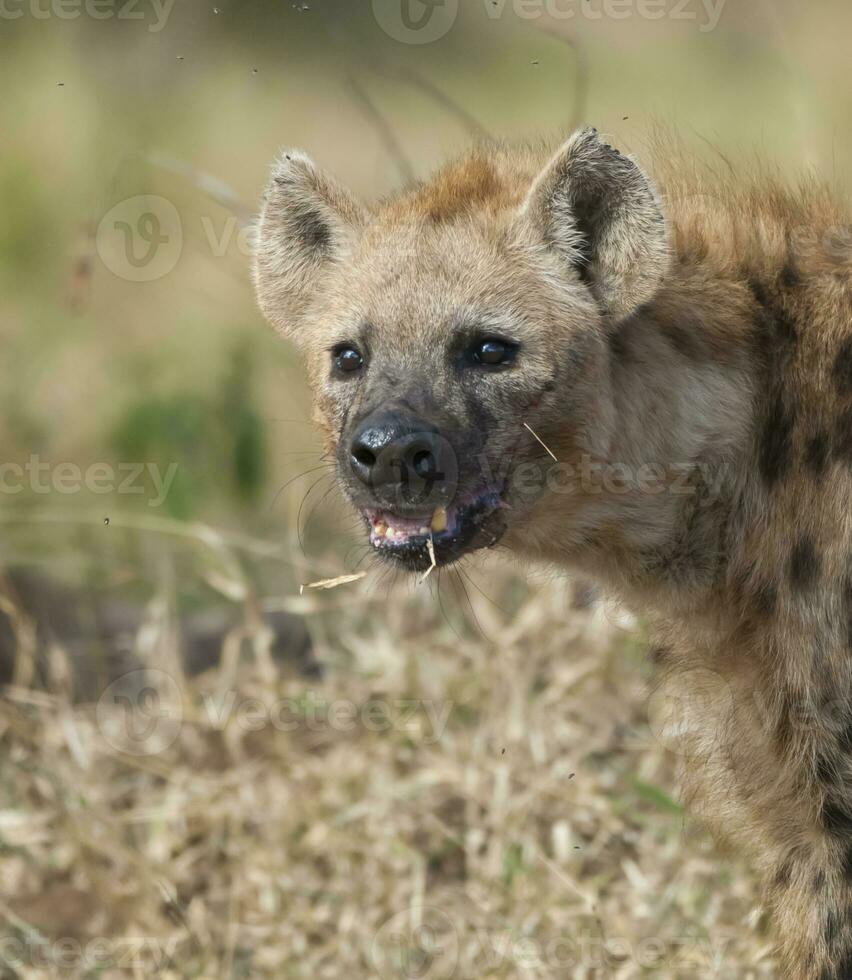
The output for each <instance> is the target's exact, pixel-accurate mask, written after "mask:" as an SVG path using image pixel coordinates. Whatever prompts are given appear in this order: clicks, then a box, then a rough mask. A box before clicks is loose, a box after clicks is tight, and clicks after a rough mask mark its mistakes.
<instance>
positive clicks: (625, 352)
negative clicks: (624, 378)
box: [609, 324, 630, 361]
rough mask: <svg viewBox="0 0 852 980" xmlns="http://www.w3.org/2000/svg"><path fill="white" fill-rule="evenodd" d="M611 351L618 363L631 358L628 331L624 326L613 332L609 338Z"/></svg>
mask: <svg viewBox="0 0 852 980" xmlns="http://www.w3.org/2000/svg"><path fill="white" fill-rule="evenodd" d="M609 350H610V353H611V354H612V357H613V359H614V360H616V361H626V360H627V359H628V357H629V356H630V345H629V344H628V339H627V331H626V330H625V327H624V324H621V326H620V327H619V328H618V329H617V330H614V331H613V332H612V334H610V337H609Z"/></svg>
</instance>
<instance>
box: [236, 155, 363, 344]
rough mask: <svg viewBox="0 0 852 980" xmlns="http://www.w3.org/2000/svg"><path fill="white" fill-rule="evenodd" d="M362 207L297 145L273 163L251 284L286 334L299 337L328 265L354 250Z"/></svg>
mask: <svg viewBox="0 0 852 980" xmlns="http://www.w3.org/2000/svg"><path fill="white" fill-rule="evenodd" d="M365 223H366V212H365V210H364V209H363V208H362V206H361V205H360V204H359V203H358V202H357V201H356V200H355V199H354V198H353V197H352V195H351V194H349V192H348V191H347V190H345V189H344V188H343V187H341V186H340V185H339V184H337V182H336V181H334V180H332V179H331V178H330V177H327V176H326V175H325V174H323V173H321V172H320V171H319V170H318V169H317V167H316V166H315V165H314V163H313V161H312V160H311V159H310V158H309V157H308V156H306V155H305V154H304V153H301V152H300V151H298V150H288V151H287V152H285V153H284V154H282V156H281V157H280V158H279V159H278V160H277V161H276V162H275V164H274V165H273V167H272V176H271V177H270V180H269V183H268V184H267V187H266V192H265V194H264V199H263V206H262V208H261V213H260V220H259V223H258V227H257V236H256V239H255V249H254V283H255V288H256V290H257V297H258V302H259V303H260V308H261V309H262V310H263V312H264V314H265V315H266V317H267V319H268V320H269V321H270V323H272V324H273V326H274V327H275V328H276V329H277V330H279V331H280V332H281V333H282V334H283V335H284V336H285V337H289V338H292V339H294V340H296V341H297V342H299V341H300V340H303V339H304V335H303V326H304V319H305V314H306V313H307V311H308V309H309V307H310V304H311V302H312V300H313V299H314V298H315V296H316V295H317V293H318V291H319V290H320V289H321V288H322V287H323V283H324V281H325V280H327V273H328V271H329V269H330V268H331V267H332V266H333V265H334V264H336V263H339V262H340V261H341V260H342V259H344V258H345V257H346V256H347V255H348V254H349V253H350V252H351V250H352V249H353V247H354V245H355V242H356V241H357V238H358V235H359V232H360V230H361V229H362V228H363V226H364V224H365Z"/></svg>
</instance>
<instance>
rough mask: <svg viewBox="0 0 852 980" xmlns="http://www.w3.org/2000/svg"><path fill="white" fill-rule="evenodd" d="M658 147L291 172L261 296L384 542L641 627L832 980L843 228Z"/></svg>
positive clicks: (845, 394) (260, 275) (843, 968)
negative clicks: (412, 171) (476, 564)
mask: <svg viewBox="0 0 852 980" xmlns="http://www.w3.org/2000/svg"><path fill="white" fill-rule="evenodd" d="M667 156H668V157H669V162H668V163H667V165H666V168H665V170H662V171H660V172H658V173H657V174H656V178H655V181H654V182H652V181H651V180H650V179H649V178H648V177H647V176H646V175H645V173H644V172H643V171H642V170H641V169H640V167H639V166H638V165H637V164H636V163H635V162H634V161H633V160H632V159H631V158H629V157H627V156H624V155H622V154H621V153H619V152H618V151H617V150H615V149H613V148H612V147H611V146H609V145H608V144H607V143H605V142H603V141H602V139H601V138H600V137H599V135H598V134H597V132H596V131H595V130H593V129H586V130H582V131H580V132H577V133H575V134H574V135H573V136H572V137H571V138H570V139H569V140H568V141H567V142H566V143H564V144H563V145H562V146H560V147H559V148H558V149H556V150H555V151H554V149H553V148H552V147H551V148H547V147H545V146H543V145H542V146H540V147H532V146H524V147H515V146H511V147H510V146H506V145H495V146H490V145H489V146H481V147H478V148H476V149H474V150H473V151H471V152H470V153H469V154H467V155H466V156H465V157H463V158H462V159H461V160H458V161H456V162H454V163H452V164H450V165H449V166H447V167H445V168H444V169H443V170H441V171H440V172H439V173H438V174H437V175H436V176H435V177H434V178H433V179H431V180H429V181H427V182H425V183H422V184H418V185H417V186H414V187H412V188H410V189H407V190H406V191H404V192H403V193H401V194H400V195H398V196H396V197H393V198H391V199H389V200H386V201H383V202H381V203H378V204H374V205H365V204H362V203H360V202H359V201H357V200H356V199H355V198H354V197H353V196H351V195H350V194H349V193H348V192H347V191H346V190H344V189H343V188H342V187H341V186H340V185H339V184H337V183H336V182H335V181H334V180H332V179H331V178H330V177H328V176H326V175H325V174H323V173H322V172H320V171H319V170H318V169H317V168H316V167H315V166H314V164H313V163H312V162H311V161H310V160H309V159H308V158H307V157H306V156H305V155H304V154H302V153H300V152H296V151H293V152H289V153H285V154H284V155H283V156H282V157H281V158H280V159H279V160H278V161H277V163H276V164H275V166H274V169H273V172H272V178H271V180H270V183H269V186H268V188H267V192H266V196H265V200H264V205H263V212H262V217H261V221H260V229H259V237H258V249H257V258H256V270H255V273H256V283H257V290H258V295H259V298H260V303H261V306H262V308H263V310H264V312H265V313H266V315H267V316H268V318H269V319H270V320H271V321H272V322H273V324H274V325H275V326H276V327H278V329H279V330H280V331H281V332H282V333H283V334H284V335H285V336H286V337H288V338H291V339H293V340H294V341H295V342H296V343H297V344H298V345H299V346H300V347H301V348H302V349H303V351H304V352H305V354H306V357H307V363H308V370H309V373H310V382H311V385H312V388H313V391H314V395H315V417H316V421H317V423H318V425H319V427H320V429H321V430H322V433H323V437H324V439H325V442H326V444H327V448H328V450H329V451H330V452H331V453H333V454H334V456H335V458H336V460H337V465H338V469H339V482H340V485H341V487H342V489H343V491H344V492H345V494H346V495H347V497H348V498H349V499H350V501H351V503H352V504H353V506H354V507H355V508H356V509H357V510H358V511H359V513H360V514H361V515H362V516H363V520H364V525H365V531H366V533H367V534H368V535H369V537H370V541H371V543H372V545H373V547H374V550H375V552H376V554H377V555H379V556H381V557H382V558H383V559H386V560H388V561H390V562H396V563H399V564H401V565H403V566H405V567H407V568H409V569H411V570H414V571H419V570H424V569H427V568H429V567H430V566H431V565H432V564H433V563H437V564H438V565H443V564H449V563H452V562H455V561H458V560H459V559H461V558H462V557H463V556H464V555H466V554H468V553H469V552H471V551H473V550H474V549H479V548H487V547H490V546H493V545H495V544H496V543H497V542H500V544H501V545H503V546H505V547H506V548H508V549H510V550H511V551H513V552H516V553H517V554H518V555H521V556H529V557H531V558H537V559H545V560H547V561H550V562H552V563H555V564H557V565H560V566H563V567H564V568H566V569H568V570H572V571H576V572H580V573H582V574H583V575H585V576H592V577H594V578H595V579H597V580H599V581H600V582H601V583H603V584H604V586H606V587H608V588H609V589H610V590H612V591H614V592H615V593H617V594H618V595H620V596H621V597H623V598H624V599H625V600H626V601H627V602H629V603H631V604H632V605H633V606H634V607H636V608H638V609H640V610H641V611H642V612H643V613H644V614H646V615H647V616H648V617H649V618H650V619H651V620H652V622H653V623H654V627H655V634H656V639H655V642H654V645H653V648H652V656H653V659H654V662H655V664H656V668H657V670H658V671H659V672H660V674H659V677H660V685H661V687H660V689H661V690H663V691H664V692H665V693H666V695H667V696H668V695H670V696H671V701H672V702H678V701H679V702H680V703H683V704H687V705H691V706H693V707H692V708H691V709H690V710H691V711H692V717H691V723H689V724H685V725H684V724H682V725H681V726H680V730H681V732H682V740H683V742H682V745H680V747H679V749H680V755H681V757H682V758H683V760H684V763H685V764H684V769H685V773H684V780H685V783H684V784H685V787H686V792H687V796H688V798H689V799H690V801H691V802H692V804H693V805H694V806H695V807H697V808H698V809H699V811H700V812H701V813H702V814H703V815H706V816H709V817H711V818H712V819H713V820H714V821H715V823H716V824H717V826H718V827H719V828H720V830H721V831H723V832H724V833H725V834H726V835H728V836H729V837H733V838H735V839H737V840H739V841H741V842H742V843H743V844H745V845H746V846H747V847H748V848H749V849H750V851H751V853H752V855H753V856H754V859H755V860H756V862H757V863H758V865H759V867H760V869H761V871H762V873H763V875H764V877H765V882H766V889H767V897H768V902H769V905H770V906H771V908H772V910H773V913H774V920H775V924H776V929H777V934H778V936H779V938H780V943H781V947H782V958H783V961H784V963H785V965H786V975H787V976H789V977H792V978H807V980H810V978H814V980H830V978H841V977H844V978H850V977H852V508H851V507H850V491H851V490H852V240H850V237H849V233H848V228H849V225H848V219H847V212H846V211H845V205H843V204H842V203H841V202H840V201H839V200H838V198H837V197H836V196H835V195H834V194H833V193H832V192H830V191H829V190H826V189H824V188H822V187H818V186H816V185H808V186H803V187H800V188H798V189H796V190H791V189H787V188H785V187H783V186H780V185H779V184H778V183H777V182H776V181H774V180H773V179H770V178H767V177H760V178H753V179H750V180H743V181H741V182H737V181H734V179H733V176H732V174H730V173H729V172H727V171H726V172H725V173H723V174H722V175H721V176H719V177H718V178H717V177H714V176H713V174H712V170H711V169H710V168H705V169H704V170H702V169H701V168H700V167H698V166H697V165H696V164H695V163H694V162H692V161H689V160H688V159H686V158H684V157H683V156H681V158H680V162H679V164H675V165H672V163H671V159H670V157H671V156H672V154H668V155H667ZM696 712H697V714H696Z"/></svg>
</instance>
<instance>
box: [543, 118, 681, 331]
mask: <svg viewBox="0 0 852 980" xmlns="http://www.w3.org/2000/svg"><path fill="white" fill-rule="evenodd" d="M524 216H525V220H526V221H527V222H532V225H533V229H534V231H535V232H536V233H537V235H538V236H539V237H540V239H543V240H544V242H545V244H546V245H547V246H548V247H549V248H551V249H553V250H555V251H556V252H557V253H559V254H560V255H561V256H562V257H563V258H564V259H565V261H566V262H568V263H570V265H571V266H573V268H574V269H575V270H576V271H577V272H578V273H579V275H580V277H581V278H582V279H583V281H584V282H586V283H587V285H588V286H589V288H590V289H591V291H592V293H593V294H594V295H595V297H596V299H597V300H598V302H599V303H600V305H601V306H602V307H603V308H604V309H605V310H606V311H607V312H608V313H609V314H610V315H612V316H614V317H616V318H618V319H621V318H623V317H625V316H628V315H629V314H630V313H632V312H633V311H634V310H635V309H636V308H637V307H639V306H641V304H642V303H644V302H646V301H647V300H649V299H650V298H651V297H652V296H653V295H654V293H655V292H656V290H657V288H658V287H659V285H660V282H661V281H662V279H663V276H664V275H665V274H666V271H667V269H668V266H669V241H668V233H667V230H666V223H665V220H664V218H663V212H662V208H661V207H660V202H659V199H658V197H657V193H656V191H655V190H654V188H653V186H652V185H651V183H650V181H649V180H648V178H647V177H646V176H645V175H644V174H643V173H642V171H641V170H640V169H639V167H637V166H636V164H635V163H634V162H633V161H632V160H631V159H629V158H628V157H626V156H623V155H622V154H621V153H619V152H618V150H614V149H613V148H612V147H611V146H609V145H607V144H606V143H604V142H603V141H602V140H601V138H600V137H599V136H598V134H597V130H595V129H582V130H580V131H579V132H577V133H575V134H574V135H573V136H572V137H571V138H570V139H569V140H568V141H567V142H566V143H564V144H563V145H562V147H561V148H560V149H559V151H558V152H557V153H556V155H555V156H554V157H553V159H552V160H551V161H550V163H549V164H548V165H547V167H546V168H545V170H544V172H543V173H541V174H540V175H539V177H538V178H537V179H536V180H535V181H534V183H533V185H532V188H531V189H530V192H529V195H528V196H527V199H526V202H525V204H524Z"/></svg>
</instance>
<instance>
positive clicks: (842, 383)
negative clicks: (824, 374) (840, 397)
mask: <svg viewBox="0 0 852 980" xmlns="http://www.w3.org/2000/svg"><path fill="white" fill-rule="evenodd" d="M834 383H835V384H836V385H837V387H838V389H839V390H840V391H841V392H842V393H843V394H846V395H848V394H852V337H850V338H849V339H848V340H845V341H844V342H843V343H842V344H841V346H840V350H839V351H838V352H837V357H836V358H835V361H834Z"/></svg>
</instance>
